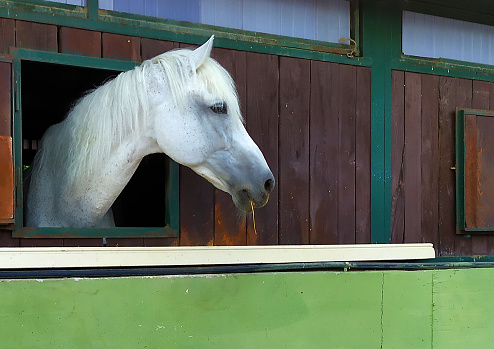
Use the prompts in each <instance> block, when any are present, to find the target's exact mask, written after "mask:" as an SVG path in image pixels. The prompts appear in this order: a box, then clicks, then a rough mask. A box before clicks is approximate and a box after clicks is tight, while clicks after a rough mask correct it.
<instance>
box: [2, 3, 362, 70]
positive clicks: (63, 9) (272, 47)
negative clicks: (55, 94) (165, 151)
mask: <svg viewBox="0 0 494 349" xmlns="http://www.w3.org/2000/svg"><path fill="white" fill-rule="evenodd" d="M354 1H355V0H354ZM95 2H96V0H88V6H87V7H79V6H72V5H63V6H59V5H60V4H57V3H52V2H46V1H41V0H37V1H35V4H31V3H28V2H25V1H22V0H12V1H7V0H0V17H5V18H14V19H23V20H27V21H34V22H40V23H48V24H55V25H61V26H70V27H77V28H82V29H89V30H97V31H103V32H107V33H116V34H122V35H130V36H138V37H145V38H152V39H160V40H171V41H179V42H184V43H190V44H200V43H203V42H204V41H205V40H206V39H207V38H209V37H210V36H211V34H214V35H215V37H216V40H215V46H216V47H223V48H232V49H236V50H243V51H252V52H260V53H268V54H276V55H284V56H290V57H297V58H306V59H315V60H322V61H329V62H335V63H344V64H351V65H363V66H370V65H371V61H370V60H369V59H365V58H362V57H352V58H349V57H347V56H346V54H347V53H349V52H351V51H352V50H353V45H343V44H337V43H328V42H323V41H316V40H307V39H300V38H292V37H286V36H280V35H270V34H263V33H257V32H251V31H244V30H236V29H230V28H223V27H216V26H210V25H204V24H196V23H189V22H182V21H174V20H167V19H161V18H154V17H149V16H141V15H134V14H128V13H122V12H116V11H106V10H95V5H94V4H95ZM357 3H358V0H357ZM356 12H358V11H357V10H356V9H355V7H353V10H352V14H351V17H352V18H351V21H352V28H353V31H354V32H355V33H359V32H360V29H359V17H358V15H356ZM357 39H358V37H357ZM358 46H359V41H358V40H357V47H358Z"/></svg>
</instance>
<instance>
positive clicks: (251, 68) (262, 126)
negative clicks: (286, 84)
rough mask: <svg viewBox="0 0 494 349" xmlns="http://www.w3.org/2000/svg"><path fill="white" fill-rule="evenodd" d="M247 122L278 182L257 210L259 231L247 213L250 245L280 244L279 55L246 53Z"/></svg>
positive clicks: (248, 242)
mask: <svg viewBox="0 0 494 349" xmlns="http://www.w3.org/2000/svg"><path fill="white" fill-rule="evenodd" d="M246 60H247V61H246V64H247V77H246V105H245V109H246V126H247V131H248V132H249V134H250V136H251V137H252V139H253V140H254V142H256V144H257V145H258V146H259V149H260V150H261V151H262V153H263V154H264V158H265V159H266V161H267V163H268V165H269V167H270V169H271V172H272V173H273V175H274V177H275V180H276V186H275V188H274V190H273V192H272V193H271V196H270V198H269V202H268V204H267V205H266V206H264V207H263V208H261V209H258V210H256V211H255V218H256V219H255V220H256V231H257V232H255V231H254V229H253V221H252V217H251V216H250V215H249V216H248V217H247V244H248V245H276V244H278V242H279V240H278V232H279V231H278V220H279V218H278V217H279V216H278V205H279V196H278V195H279V194H278V193H279V192H280V180H279V179H280V173H279V170H278V161H279V152H278V143H279V134H278V133H279V131H278V122H279V111H278V107H279V105H278V101H279V96H280V95H279V81H280V73H279V57H278V56H275V55H267V54H261V53H254V52H248V53H247V57H246Z"/></svg>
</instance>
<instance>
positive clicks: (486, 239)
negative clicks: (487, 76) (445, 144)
mask: <svg viewBox="0 0 494 349" xmlns="http://www.w3.org/2000/svg"><path fill="white" fill-rule="evenodd" d="M491 85H492V83H489V82H487V81H478V80H474V81H473V92H472V108H474V109H485V110H489V109H491V108H492V107H493V106H494V96H492V93H494V89H491ZM491 98H492V102H493V104H491V103H490V102H491ZM493 250H494V236H493V235H473V236H472V254H474V255H491V254H492V253H493V252H494V251H493Z"/></svg>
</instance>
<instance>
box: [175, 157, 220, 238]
mask: <svg viewBox="0 0 494 349" xmlns="http://www.w3.org/2000/svg"><path fill="white" fill-rule="evenodd" d="M180 245H181V246H206V245H214V187H213V185H212V184H210V183H209V182H208V181H206V180H205V179H204V178H202V177H199V176H198V175H197V174H196V173H194V172H193V171H192V170H191V169H189V168H188V167H184V166H180Z"/></svg>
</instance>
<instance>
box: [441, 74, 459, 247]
mask: <svg viewBox="0 0 494 349" xmlns="http://www.w3.org/2000/svg"><path fill="white" fill-rule="evenodd" d="M456 87H457V79H456V78H450V77H444V76H441V77H439V247H438V248H437V249H436V250H438V254H439V255H440V256H450V255H453V254H454V251H455V232H456V221H455V216H456V214H455V172H454V170H453V169H452V168H453V167H454V166H455V162H456V160H455V141H454V140H455V121H454V117H455V115H454V110H455V107H456Z"/></svg>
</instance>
